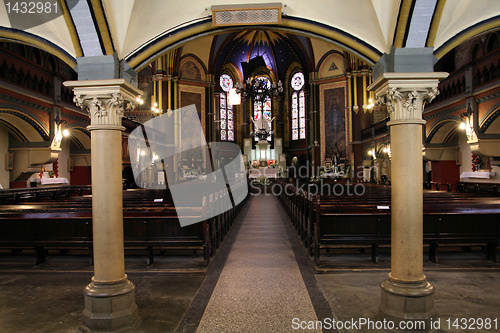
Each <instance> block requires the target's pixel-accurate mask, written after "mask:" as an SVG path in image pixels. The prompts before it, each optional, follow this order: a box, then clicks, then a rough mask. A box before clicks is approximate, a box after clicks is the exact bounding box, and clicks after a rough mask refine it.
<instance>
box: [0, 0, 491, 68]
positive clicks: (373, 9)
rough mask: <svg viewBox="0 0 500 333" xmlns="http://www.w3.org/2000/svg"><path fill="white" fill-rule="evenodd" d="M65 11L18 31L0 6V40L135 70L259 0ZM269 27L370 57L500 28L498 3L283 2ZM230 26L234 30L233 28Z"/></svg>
mask: <svg viewBox="0 0 500 333" xmlns="http://www.w3.org/2000/svg"><path fill="white" fill-rule="evenodd" d="M61 3H62V4H63V6H65V7H67V8H66V9H67V10H66V11H65V14H64V15H63V16H60V17H58V18H56V19H54V20H51V21H49V22H47V23H44V24H41V25H38V26H35V27H32V28H28V29H25V30H24V31H22V30H18V29H16V24H14V25H13V24H12V23H11V22H10V20H9V17H8V15H7V12H6V7H5V6H0V38H4V39H9V40H14V41H19V42H24V43H29V44H33V45H36V46H38V47H40V48H42V49H44V50H46V51H48V52H51V53H53V54H55V55H57V56H58V57H60V58H61V59H63V60H64V61H66V62H67V63H68V64H70V65H72V66H74V65H76V58H77V57H79V56H94V55H101V54H112V53H114V52H116V53H117V55H118V57H119V59H125V60H126V61H128V62H129V64H130V65H131V66H132V67H133V68H137V67H140V66H141V65H143V63H144V61H146V60H147V59H150V58H151V57H154V56H155V55H156V54H159V53H161V52H162V51H163V50H165V49H166V48H169V47H171V46H173V45H178V44H179V43H182V42H184V41H187V40H189V39H192V38H196V37H199V36H202V35H206V34H210V33H213V34H215V33H223V32H226V31H228V29H229V28H220V27H219V28H216V27H214V26H213V24H212V18H211V14H212V12H211V6H212V5H227V4H241V5H243V6H244V5H245V4H249V3H250V4H255V3H266V1H262V0H257V1H249V0H246V1H245V0H212V1H208V0H193V1H189V2H187V1H173V0H169V1H165V0H148V1H138V0H89V1H78V0H63V1H61ZM281 4H282V12H283V15H282V22H281V24H278V25H272V26H269V28H270V30H272V29H284V30H287V31H290V32H295V33H302V34H304V35H311V34H312V35H313V36H317V37H321V38H325V39H327V40H331V41H333V42H336V43H339V44H340V45H343V46H344V47H346V48H347V49H349V50H352V51H354V52H356V53H358V54H359V55H360V56H361V57H364V58H365V59H367V60H369V61H372V62H376V61H377V60H378V58H379V57H380V56H381V55H382V54H383V53H389V52H390V49H391V47H392V46H395V47H423V46H428V47H434V52H435V54H436V56H438V58H439V57H441V56H443V55H444V54H445V53H446V52H447V51H449V50H451V49H452V48H453V47H455V46H456V45H458V44H459V43H460V42H462V41H464V40H465V39H468V38H470V37H472V36H474V35H476V34H479V33H482V32H485V31H488V30H491V29H495V28H498V27H499V22H500V1H497V0H453V1H450V0H448V1H446V0H349V1H345V0H309V1H302V0H288V1H283V2H282V3H281ZM247 28H248V27H247ZM231 29H232V30H235V29H236V28H234V27H233V28H231Z"/></svg>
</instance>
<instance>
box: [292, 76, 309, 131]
mask: <svg viewBox="0 0 500 333" xmlns="http://www.w3.org/2000/svg"><path fill="white" fill-rule="evenodd" d="M304 83H305V80H304V74H302V73H301V72H297V73H295V74H294V75H293V76H292V80H291V86H292V89H293V90H294V91H293V93H292V107H291V115H292V140H299V139H305V138H306V95H305V93H304V89H303V88H304Z"/></svg>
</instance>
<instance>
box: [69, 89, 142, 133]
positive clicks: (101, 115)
mask: <svg viewBox="0 0 500 333" xmlns="http://www.w3.org/2000/svg"><path fill="white" fill-rule="evenodd" d="M64 85H65V86H67V87H71V88H73V90H74V93H75V97H74V99H73V101H74V102H75V104H76V105H77V106H79V107H80V108H82V110H84V111H85V112H87V114H88V115H89V117H90V121H91V122H90V123H91V129H96V128H103V129H104V128H115V129H116V128H121V125H122V121H121V119H122V117H123V114H124V112H125V111H129V110H133V109H134V108H135V103H136V102H135V99H136V97H137V96H140V95H141V94H142V92H141V91H140V90H138V89H137V88H135V87H134V86H132V85H131V84H130V83H128V82H126V81H125V80H123V79H113V80H88V81H67V82H64Z"/></svg>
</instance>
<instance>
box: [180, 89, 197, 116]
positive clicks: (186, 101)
mask: <svg viewBox="0 0 500 333" xmlns="http://www.w3.org/2000/svg"><path fill="white" fill-rule="evenodd" d="M193 104H194V105H195V106H196V111H197V112H198V119H200V121H201V99H200V94H197V93H191V92H185V91H182V92H181V108H182V107H185V106H189V105H193Z"/></svg>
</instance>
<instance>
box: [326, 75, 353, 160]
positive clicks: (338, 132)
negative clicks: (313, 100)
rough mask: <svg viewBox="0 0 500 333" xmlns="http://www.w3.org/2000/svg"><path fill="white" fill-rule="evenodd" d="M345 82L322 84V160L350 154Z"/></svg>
mask: <svg viewBox="0 0 500 333" xmlns="http://www.w3.org/2000/svg"><path fill="white" fill-rule="evenodd" d="M345 91H346V89H345V82H334V83H328V84H324V85H321V86H320V92H321V100H320V113H321V118H320V126H321V127H320V128H321V157H320V158H321V161H325V159H326V158H332V159H334V158H336V159H337V160H341V159H342V160H344V159H345V158H346V157H347V156H348V154H347V153H348V152H347V150H348V148H347V133H348V127H347V119H346V112H345V110H346V96H345Z"/></svg>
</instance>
